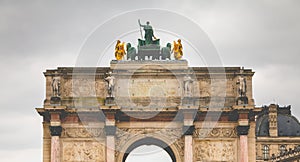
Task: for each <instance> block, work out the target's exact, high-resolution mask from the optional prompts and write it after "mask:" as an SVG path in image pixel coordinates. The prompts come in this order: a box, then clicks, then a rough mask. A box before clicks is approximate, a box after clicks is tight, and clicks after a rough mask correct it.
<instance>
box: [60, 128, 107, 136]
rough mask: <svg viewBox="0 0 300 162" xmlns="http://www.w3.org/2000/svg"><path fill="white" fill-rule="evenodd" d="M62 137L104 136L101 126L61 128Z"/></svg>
mask: <svg viewBox="0 0 300 162" xmlns="http://www.w3.org/2000/svg"><path fill="white" fill-rule="evenodd" d="M61 136H62V137H64V138H104V137H105V133H104V130H103V128H74V127H72V128H63V132H62V135H61Z"/></svg>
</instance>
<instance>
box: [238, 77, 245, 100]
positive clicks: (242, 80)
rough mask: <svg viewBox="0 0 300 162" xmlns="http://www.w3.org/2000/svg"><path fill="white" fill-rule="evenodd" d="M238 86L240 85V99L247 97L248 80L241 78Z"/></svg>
mask: <svg viewBox="0 0 300 162" xmlns="http://www.w3.org/2000/svg"><path fill="white" fill-rule="evenodd" d="M236 84H237V85H238V94H239V96H240V97H245V96H246V79H245V78H244V77H242V76H239V78H238V80H237V82H236Z"/></svg>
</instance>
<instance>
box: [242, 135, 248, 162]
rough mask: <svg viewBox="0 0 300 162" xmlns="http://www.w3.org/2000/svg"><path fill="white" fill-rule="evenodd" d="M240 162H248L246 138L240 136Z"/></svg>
mask: <svg viewBox="0 0 300 162" xmlns="http://www.w3.org/2000/svg"><path fill="white" fill-rule="evenodd" d="M240 162H248V136H247V135H240Z"/></svg>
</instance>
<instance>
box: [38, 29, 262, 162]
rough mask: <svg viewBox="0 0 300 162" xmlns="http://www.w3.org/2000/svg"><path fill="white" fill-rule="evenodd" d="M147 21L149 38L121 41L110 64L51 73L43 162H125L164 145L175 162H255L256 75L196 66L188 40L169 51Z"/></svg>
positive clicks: (169, 46)
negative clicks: (187, 54) (138, 151)
mask: <svg viewBox="0 0 300 162" xmlns="http://www.w3.org/2000/svg"><path fill="white" fill-rule="evenodd" d="M139 24H140V26H141V27H143V28H144V30H145V37H144V38H145V39H139V40H138V46H137V48H135V47H133V46H131V44H130V43H127V44H125V43H122V42H121V41H117V44H116V48H115V50H116V51H115V57H116V59H115V60H112V61H111V62H110V66H109V67H58V68H57V69H52V70H46V72H44V75H45V78H46V98H45V100H44V106H43V108H37V111H38V113H39V114H40V115H41V116H42V117H43V161H44V162H50V161H51V162H124V161H126V158H127V157H128V155H129V154H130V152H131V151H132V150H134V149H135V148H137V147H139V146H141V145H156V146H159V147H161V148H163V149H164V150H165V151H166V152H167V153H168V154H169V155H170V157H171V159H172V161H174V162H206V161H214V162H218V161H219V162H221V161H226V162H248V161H251V162H254V161H255V160H256V139H255V115H256V114H257V113H258V112H260V111H261V109H260V108H255V106H254V105H255V103H254V99H253V96H252V76H253V74H254V72H253V71H252V70H251V69H244V68H240V67H190V66H189V62H188V60H186V59H184V54H183V51H182V49H183V48H182V44H181V40H180V39H179V40H177V41H174V43H173V45H172V44H171V43H168V44H167V45H166V46H165V47H161V46H160V40H159V39H157V38H155V37H154V34H153V30H152V27H151V26H150V25H149V23H147V24H146V25H142V24H141V23H139ZM153 38H154V39H153ZM125 45H126V46H127V48H125ZM172 46H173V47H172ZM125 49H126V50H125ZM125 54H126V56H125ZM172 54H174V56H172V57H171V55H172Z"/></svg>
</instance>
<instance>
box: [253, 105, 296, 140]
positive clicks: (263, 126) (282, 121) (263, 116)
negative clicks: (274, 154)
mask: <svg viewBox="0 0 300 162" xmlns="http://www.w3.org/2000/svg"><path fill="white" fill-rule="evenodd" d="M268 114H269V107H267V106H264V107H263V111H262V112H261V113H260V114H259V115H258V116H257V120H256V136H258V137H259V136H270V134H269V115H268ZM277 130H278V136H290V137H291V136H292V137H295V136H300V123H299V121H298V120H297V118H296V117H294V116H293V115H292V114H291V106H287V107H279V106H278V105H277Z"/></svg>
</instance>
